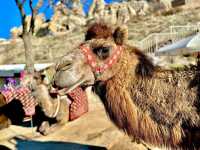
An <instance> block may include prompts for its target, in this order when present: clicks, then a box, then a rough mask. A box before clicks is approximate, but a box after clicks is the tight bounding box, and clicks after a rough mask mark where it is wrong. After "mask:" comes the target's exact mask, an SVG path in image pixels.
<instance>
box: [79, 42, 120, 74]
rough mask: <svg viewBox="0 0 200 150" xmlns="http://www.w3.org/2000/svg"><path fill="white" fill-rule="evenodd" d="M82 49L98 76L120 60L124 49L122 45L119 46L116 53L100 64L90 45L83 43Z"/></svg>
mask: <svg viewBox="0 0 200 150" xmlns="http://www.w3.org/2000/svg"><path fill="white" fill-rule="evenodd" d="M80 49H81V51H82V53H83V54H84V56H85V58H86V60H87V63H88V64H89V65H90V66H91V68H92V70H93V72H94V73H95V75H96V76H100V75H101V74H102V73H103V72H104V71H105V70H107V69H109V68H110V67H112V65H113V64H115V63H116V62H117V61H118V59H119V56H120V54H121V53H122V50H123V48H122V46H117V47H116V48H115V50H114V53H113V54H112V55H111V56H110V57H109V58H107V59H106V60H104V63H103V64H101V65H99V64H98V62H97V58H96V57H97V56H95V54H94V53H93V52H92V50H91V48H90V47H89V46H86V45H81V46H80Z"/></svg>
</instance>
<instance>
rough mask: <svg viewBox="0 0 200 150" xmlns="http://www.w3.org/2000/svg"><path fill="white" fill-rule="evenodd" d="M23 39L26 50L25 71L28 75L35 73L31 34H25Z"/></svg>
mask: <svg viewBox="0 0 200 150" xmlns="http://www.w3.org/2000/svg"><path fill="white" fill-rule="evenodd" d="M22 39H23V42H24V49H25V62H26V67H25V70H26V71H27V73H31V74H32V73H34V52H33V50H32V43H31V33H23V35H22Z"/></svg>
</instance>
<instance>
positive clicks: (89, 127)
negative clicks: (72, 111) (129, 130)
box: [0, 101, 145, 150]
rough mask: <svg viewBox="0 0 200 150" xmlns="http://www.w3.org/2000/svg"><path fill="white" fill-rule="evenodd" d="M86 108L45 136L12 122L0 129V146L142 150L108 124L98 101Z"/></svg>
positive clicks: (46, 149) (38, 149)
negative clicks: (80, 113)
mask: <svg viewBox="0 0 200 150" xmlns="http://www.w3.org/2000/svg"><path fill="white" fill-rule="evenodd" d="M89 107H90V111H89V112H88V113H87V114H85V115H83V116H82V117H81V118H79V119H77V120H75V121H72V122H69V123H67V124H66V125H64V126H62V127H60V128H59V129H57V130H56V131H55V132H53V133H51V134H49V135H48V136H42V135H40V134H38V133H36V132H35V130H36V128H27V127H20V126H14V125H12V126H10V127H9V128H8V129H4V130H1V131H0V149H2V148H3V149H5V147H3V146H6V147H7V148H9V149H12V150H14V149H17V150H33V149H34V150H50V149H53V150H62V149H65V150H104V149H105V150H106V149H108V150H145V148H144V147H143V146H142V145H140V144H136V143H134V142H132V140H131V139H130V138H128V137H127V136H126V135H125V134H124V133H123V132H121V131H119V130H118V129H117V128H116V127H115V126H114V125H113V124H112V123H111V121H110V120H109V119H108V117H107V115H106V112H105V110H104V108H103V105H102V104H101V102H100V101H90V104H89ZM1 146H2V147H1Z"/></svg>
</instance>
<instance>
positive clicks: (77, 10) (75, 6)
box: [72, 0, 85, 16]
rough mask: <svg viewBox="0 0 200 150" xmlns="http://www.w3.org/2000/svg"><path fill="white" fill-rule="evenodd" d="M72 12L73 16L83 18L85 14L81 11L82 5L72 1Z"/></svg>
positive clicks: (78, 0)
mask: <svg viewBox="0 0 200 150" xmlns="http://www.w3.org/2000/svg"><path fill="white" fill-rule="evenodd" d="M72 11H73V13H74V14H75V15H79V16H85V13H84V11H83V5H82V3H81V1H80V0H73V2H72Z"/></svg>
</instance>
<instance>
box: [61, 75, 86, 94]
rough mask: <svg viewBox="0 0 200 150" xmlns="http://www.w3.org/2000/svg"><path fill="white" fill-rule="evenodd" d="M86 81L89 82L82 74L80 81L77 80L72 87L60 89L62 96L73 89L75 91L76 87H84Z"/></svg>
mask: <svg viewBox="0 0 200 150" xmlns="http://www.w3.org/2000/svg"><path fill="white" fill-rule="evenodd" d="M85 83H87V81H86V80H85V77H84V76H82V77H81V78H80V79H79V80H78V81H76V82H75V83H74V84H73V85H71V86H70V87H67V88H62V89H61V90H59V91H58V94H59V95H61V96H63V95H66V94H68V93H70V92H71V91H73V90H74V89H76V88H78V87H82V86H83V85H84V84H85Z"/></svg>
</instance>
